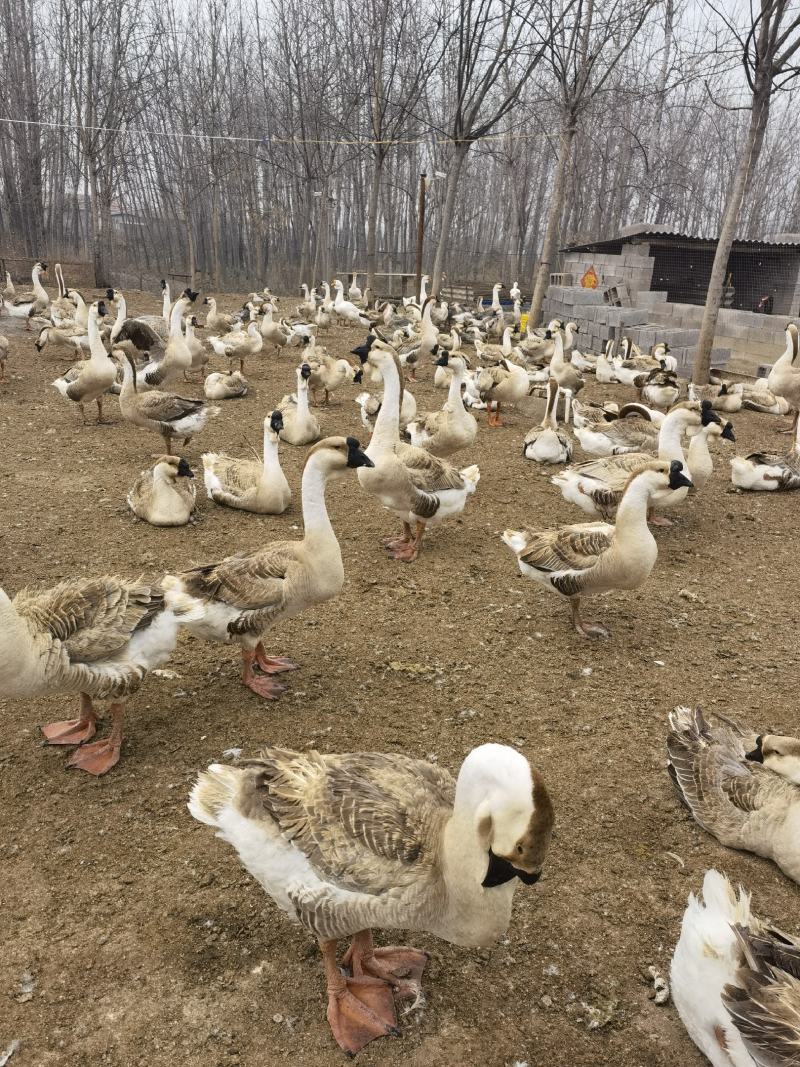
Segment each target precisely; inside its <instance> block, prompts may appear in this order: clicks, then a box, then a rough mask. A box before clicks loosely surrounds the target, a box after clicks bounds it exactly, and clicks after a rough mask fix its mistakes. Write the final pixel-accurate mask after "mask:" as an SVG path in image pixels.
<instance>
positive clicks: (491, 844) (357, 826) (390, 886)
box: [189, 744, 555, 1055]
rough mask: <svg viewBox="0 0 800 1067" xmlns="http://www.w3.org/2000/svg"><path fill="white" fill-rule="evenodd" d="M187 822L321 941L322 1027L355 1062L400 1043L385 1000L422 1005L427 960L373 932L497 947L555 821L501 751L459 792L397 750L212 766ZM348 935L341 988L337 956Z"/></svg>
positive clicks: (271, 752) (474, 768) (468, 765)
mask: <svg viewBox="0 0 800 1067" xmlns="http://www.w3.org/2000/svg"><path fill="white" fill-rule="evenodd" d="M189 811H190V812H191V814H192V815H193V816H194V818H195V819H197V820H198V821H200V822H201V823H204V824H206V825H208V826H211V827H213V828H214V829H215V830H217V833H218V836H219V837H221V838H222V839H223V840H225V841H227V842H228V843H229V844H231V845H232V846H233V847H234V849H236V851H237V853H238V855H239V859H240V861H241V862H242V864H243V865H244V866H245V868H246V869H247V870H248V871H249V872H250V873H251V874H252V875H253V877H254V878H255V879H256V880H257V881H258V882H259V883H260V884H261V886H262V887H263V888H264V889H265V891H266V892H267V893H268V894H269V895H270V896H271V897H272V899H273V900H274V901H275V903H276V904H277V905H278V907H279V908H280V909H281V910H282V911H284V912H285V913H286V914H287V915H288V916H289V918H290V919H291V920H292V921H294V922H299V923H300V924H301V925H302V926H303V927H304V928H305V929H306V930H307V931H308V933H309V934H310V935H311V936H312V937H314V938H316V940H317V942H318V943H319V948H320V952H321V954H322V958H323V961H324V965H325V977H326V982H327V995H328V1013H327V1017H328V1022H329V1024H330V1027H331V1030H332V1032H333V1036H334V1038H335V1039H336V1041H337V1043H338V1044H339V1046H340V1047H341V1048H342V1049H343V1050H344V1051H345V1052H347V1053H349V1054H351V1055H354V1054H355V1053H357V1052H358V1051H359V1050H360V1049H362V1048H363V1047H364V1046H365V1045H366V1044H368V1043H369V1042H370V1041H373V1040H375V1039H376V1038H379V1037H382V1036H384V1035H386V1034H396V1033H397V1029H396V1022H397V1019H396V1015H395V1008H394V1002H393V995H392V994H393V991H394V992H395V993H396V994H397V995H398V996H399V997H415V998H419V996H420V979H421V977H422V972H423V969H424V967H425V964H426V963H427V960H428V957H427V954H426V953H424V952H420V951H418V950H416V949H412V948H398V947H394V946H393V947H391V948H376V947H375V946H374V943H373V937H372V928H373V927H374V926H380V927H388V928H389V929H403V930H408V929H413V930H420V931H425V932H427V933H430V934H433V935H434V936H436V937H439V938H442V939H443V940H445V941H449V942H451V943H453V944H456V945H464V946H481V945H483V946H486V945H490V944H492V943H493V942H495V941H497V940H498V939H499V938H501V937H502V936H503V935H504V933H505V931H506V930H507V929H508V926H509V924H510V922H511V906H512V901H513V898H514V892H515V889H516V886H517V879H519V881H520V882H522V883H523V884H524V885H532V884H534V883H535V882H536V881H537V880H538V879H539V877H540V874H541V871H542V868H543V865H544V861H545V857H546V854H547V850H548V847H549V844H550V838H551V835H552V830H553V823H554V821H555V816H554V811H553V805H552V801H551V800H550V796H549V794H548V792H547V788H546V786H545V783H544V781H543V779H542V777H541V775H540V774H539V772H538V771H536V770H535V769H534V768H533V767H531V765H530V764H529V762H528V760H527V759H526V758H525V757H524V756H523V755H522V754H521V753H520V752H517V751H516V749H513V748H510V747H508V746H506V745H498V744H484V745H481V746H479V747H478V748H474V749H472V751H471V752H470V753H469V754H468V755H467V757H466V759H465V760H464V762H463V763H462V765H461V768H460V770H459V772H458V776H457V778H456V780H455V781H454V780H453V778H452V776H451V775H450V774H449V773H448V771H446V770H445V769H444V768H442V767H439V766H437V765H434V764H431V763H427V762H425V761H423V760H419V759H413V758H411V757H409V756H405V755H402V754H400V753H396V752H392V753H385V754H384V753H375V752H356V753H350V754H347V755H322V754H320V753H318V752H315V751H307V752H302V753H300V752H292V751H288V750H286V749H276V748H268V749H265V750H263V751H262V752H261V753H260V755H259V757H258V758H257V759H253V760H247V761H246V762H244V763H242V764H241V765H240V766H238V767H231V766H223V765H221V764H212V766H211V767H209V768H208V770H207V771H205V772H203V773H202V774H201V775H200V776H199V779H198V781H197V784H196V785H195V786H194V788H193V790H192V793H191V798H190V801H189ZM346 937H351V938H352V944H351V946H350V949H349V951H348V952H347V954H346V955H345V957H344V963H345V964H346V966H347V968H348V975H347V976H345V975H344V974H343V973H342V971H341V970H340V969H339V965H338V962H337V952H336V947H337V944H336V943H337V941H338V940H339V939H341V938H346Z"/></svg>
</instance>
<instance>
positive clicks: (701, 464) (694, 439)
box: [686, 420, 736, 490]
mask: <svg viewBox="0 0 800 1067" xmlns="http://www.w3.org/2000/svg"><path fill="white" fill-rule="evenodd" d="M687 433H688V434H689V448H688V449H687V452H686V463H687V465H688V467H689V470H690V471H691V475H692V483H693V484H694V487H695V489H698V490H699V489H702V488H703V487H704V486H705V485H707V484H708V481H709V479H710V478H711V475H712V474H713V473H714V461H713V459H712V458H711V452H710V450H709V447H708V443H709V441H717V440H719V439H720V438H722V440H724V441H735V440H736V437H735V435H734V432H733V425H732V423H730V422H726V423H724V424H723V423H722V422H721V421H716V420H714V421H711V420H709V421H707V422H705V423H703V425H702V426H700V427H699V429H698V428H695V427H690V428H689V429H688V431H687Z"/></svg>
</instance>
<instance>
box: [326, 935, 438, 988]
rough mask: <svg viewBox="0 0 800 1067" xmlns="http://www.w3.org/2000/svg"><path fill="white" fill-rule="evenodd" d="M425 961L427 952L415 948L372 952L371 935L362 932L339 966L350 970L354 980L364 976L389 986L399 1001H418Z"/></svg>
mask: <svg viewBox="0 0 800 1067" xmlns="http://www.w3.org/2000/svg"><path fill="white" fill-rule="evenodd" d="M428 959H429V956H428V953H427V952H420V950H419V949H416V948H404V947H402V946H397V945H391V946H389V947H387V948H375V945H374V942H373V940H372V931H371V930H361V931H360V932H359V933H357V934H355V935H354V937H353V941H352V943H351V945H350V948H349V949H348V950H347V952H346V953H345V955H344V958H343V960H342V963H343V964H344V965H345V967H349V968H350V970H351V971H352V972H353V976H354V977H359V978H360V977H361V975H363V974H367V975H369V976H370V977H371V978H380V979H381V981H383V982H388V983H389V985H390V986H391V987H392V988H393V990H394V992H395V994H396V996H398V997H400V998H401V1000H412V999H413V1000H419V998H420V996H421V993H422V990H421V988H420V981H421V979H422V972H423V971H424V970H425V964H426V963H427V962H428Z"/></svg>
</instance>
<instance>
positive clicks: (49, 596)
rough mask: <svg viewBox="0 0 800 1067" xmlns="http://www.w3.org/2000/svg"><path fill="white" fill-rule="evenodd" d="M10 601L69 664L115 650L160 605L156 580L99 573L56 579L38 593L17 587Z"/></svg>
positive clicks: (145, 624) (143, 625)
mask: <svg viewBox="0 0 800 1067" xmlns="http://www.w3.org/2000/svg"><path fill="white" fill-rule="evenodd" d="M14 606H15V608H16V610H17V611H18V612H19V614H20V615H21V616H23V617H24V618H25V619H26V620H27V621H28V623H29V625H31V626H32V627H33V628H34V629H36V630H39V631H43V632H45V633H47V634H49V636H50V637H51V638H52V639H53V640H54V641H58V642H60V643H61V645H62V647H63V648H64V650H65V651H66V652H67V655H68V656H69V659H70V661H71V662H73V663H92V662H95V661H97V660H102V659H105V658H107V657H109V656H111V655H113V654H114V653H115V652H119V651H120V650H121V649H122V648H124V646H125V645H127V643H128V642H129V641H130V639H131V637H133V635H134V634H135V633H136V632H137V631H139V630H143V629H146V628H147V627H148V626H149V625H150V624H151V623H152V621H153V620H154V619H155V617H156V616H157V615H159V614H160V612H161V611H162V610H163V607H164V594H163V592H162V590H161V587H160V586H158V585H149V584H147V583H144V582H138V581H126V580H125V579H122V578H115V577H109V576H106V577H102V578H92V579H87V580H85V581H74V582H61V583H59V585H56V586H54V587H53V588H52V589H48V590H46V591H45V592H42V593H35V592H31V591H29V590H22V591H21V592H19V593H18V594H17V596H16V597H15V598H14Z"/></svg>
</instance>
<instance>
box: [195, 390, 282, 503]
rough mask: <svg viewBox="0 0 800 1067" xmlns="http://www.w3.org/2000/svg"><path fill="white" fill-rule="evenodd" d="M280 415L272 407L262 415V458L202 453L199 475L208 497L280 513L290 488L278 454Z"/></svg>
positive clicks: (217, 500) (219, 501)
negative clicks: (201, 470) (269, 411)
mask: <svg viewBox="0 0 800 1067" xmlns="http://www.w3.org/2000/svg"><path fill="white" fill-rule="evenodd" d="M282 429H283V416H282V415H281V413H280V411H273V412H272V414H271V415H268V416H267V418H266V419H264V459H263V461H262V462H258V461H257V460H252V459H235V458H234V457H232V456H226V455H224V454H223V453H219V452H206V453H204V454H203V471H204V474H203V477H204V480H205V485H206V492H207V493H208V496H209V499H211V500H213V501H214V503H215V504H223V505H225V506H226V507H229V508H239V510H240V511H252V512H255V514H257V515H281V514H283V512H284V511H286V509H287V508H288V507H289V504H290V503H291V501H292V491H291V489H290V488H289V483H288V482H287V481H286V475H285V474H284V473H283V470H282V469H281V464H280V459H279V458H278V440H279V436H278V435H279V434H280V432H281V430H282Z"/></svg>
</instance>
